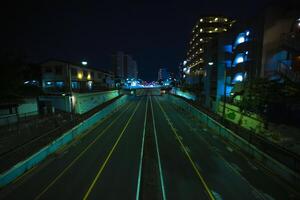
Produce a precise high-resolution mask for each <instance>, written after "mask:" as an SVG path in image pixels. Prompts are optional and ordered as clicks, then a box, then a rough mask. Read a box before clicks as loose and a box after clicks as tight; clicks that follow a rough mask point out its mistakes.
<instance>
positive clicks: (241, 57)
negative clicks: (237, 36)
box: [233, 53, 246, 67]
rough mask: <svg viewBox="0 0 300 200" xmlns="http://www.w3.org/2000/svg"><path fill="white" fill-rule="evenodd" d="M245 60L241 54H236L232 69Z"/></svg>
mask: <svg viewBox="0 0 300 200" xmlns="http://www.w3.org/2000/svg"><path fill="white" fill-rule="evenodd" d="M245 60H246V57H245V55H244V54H243V53H239V54H237V56H236V57H235V59H234V61H233V67H234V66H236V65H237V64H239V63H243V62H245Z"/></svg>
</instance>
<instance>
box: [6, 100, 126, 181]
mask: <svg viewBox="0 0 300 200" xmlns="http://www.w3.org/2000/svg"><path fill="white" fill-rule="evenodd" d="M129 98H130V97H129V96H127V95H124V96H122V97H121V98H120V99H118V100H116V101H115V102H113V103H112V104H110V105H108V106H107V107H105V108H104V109H102V110H101V111H99V112H97V113H96V114H94V115H93V116H92V117H90V118H89V119H87V120H85V121H83V122H81V123H80V124H78V125H76V126H75V127H73V128H72V129H71V130H69V131H67V132H65V133H64V134H63V135H62V136H61V137H59V138H58V139H56V140H54V141H53V142H52V143H50V144H48V145H47V146H46V147H44V148H42V149H41V150H39V151H38V152H37V153H35V154H33V155H32V156H30V157H29V158H28V159H26V160H24V161H21V162H19V163H18V164H16V165H15V166H13V167H12V168H11V169H9V170H8V171H6V172H4V173H3V174H1V175H0V187H3V186H5V185H7V184H9V183H10V182H12V181H13V180H15V179H16V178H17V177H18V176H20V175H22V174H23V173H24V172H26V171H27V170H29V169H30V168H32V167H34V166H35V165H37V164H39V163H40V162H41V161H43V160H44V159H45V158H46V157H47V156H49V155H50V154H52V153H54V152H55V151H57V150H58V149H59V148H61V147H62V146H64V145H65V144H67V143H69V142H70V141H72V140H73V139H74V138H75V137H76V136H78V135H80V134H82V133H83V132H84V131H87V130H88V129H89V128H90V127H91V126H93V125H94V124H95V123H97V122H99V120H101V119H103V118H104V117H106V116H108V115H110V114H111V113H112V112H115V111H116V110H117V109H119V108H120V107H121V106H122V105H124V104H125V103H126V102H127V101H128V100H129Z"/></svg>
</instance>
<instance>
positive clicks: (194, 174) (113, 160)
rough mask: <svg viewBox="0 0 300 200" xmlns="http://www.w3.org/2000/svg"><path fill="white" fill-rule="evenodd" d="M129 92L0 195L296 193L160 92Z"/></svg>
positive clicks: (211, 196) (217, 196)
mask: <svg viewBox="0 0 300 200" xmlns="http://www.w3.org/2000/svg"><path fill="white" fill-rule="evenodd" d="M150 94H151V93H148V94H147V95H141V96H139V97H133V98H132V100H130V102H129V103H127V104H126V105H124V106H123V107H122V108H121V109H119V110H118V111H117V112H115V113H113V114H112V115H111V116H109V117H107V118H106V119H104V120H102V121H100V122H99V123H98V124H97V125H96V126H94V127H93V128H91V129H90V130H89V131H88V132H87V133H85V134H83V135H82V136H81V137H80V138H77V139H76V140H75V141H74V142H72V143H71V144H69V145H68V146H66V147H64V148H63V149H60V150H59V151H58V152H57V153H55V155H53V156H51V157H49V158H48V159H47V160H46V161H45V162H43V163H42V164H41V165H39V166H38V167H36V168H33V169H32V170H30V171H28V172H27V173H26V174H25V175H23V176H22V177H20V178H19V179H17V180H16V181H15V182H14V183H12V184H11V185H9V186H8V187H6V188H4V189H2V190H1V191H0V192H1V193H0V198H1V199H10V200H11V199H163V200H165V199H184V200H186V199H192V200H194V199H216V200H219V199H228V200H234V199H243V200H244V199H245V200H247V199H266V200H271V199H283V200H288V199H289V198H290V197H292V196H293V195H295V193H296V192H295V191H294V190H293V189H292V188H291V187H289V186H288V185H286V184H285V183H283V182H282V181H281V180H279V179H278V178H276V177H275V176H273V175H272V174H271V173H270V172H268V171H266V170H265V169H264V168H263V167H261V166H260V165H259V164H257V163H255V162H253V161H252V160H250V159H248V158H247V157H246V156H244V155H243V154H242V153H241V152H238V151H237V150H236V149H235V148H234V147H232V146H230V145H229V144H227V143H226V142H224V141H222V140H221V139H220V138H218V137H216V136H215V134H214V133H213V132H212V131H211V130H209V129H207V128H206V127H205V125H203V124H201V123H200V122H198V121H195V120H193V119H192V118H191V116H190V115H189V113H187V112H184V111H182V110H180V109H178V108H176V107H175V106H174V105H172V104H170V103H169V102H167V100H166V98H165V97H164V96H151V95H150Z"/></svg>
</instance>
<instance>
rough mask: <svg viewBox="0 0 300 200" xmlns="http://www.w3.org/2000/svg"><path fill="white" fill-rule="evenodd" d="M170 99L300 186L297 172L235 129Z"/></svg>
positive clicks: (182, 102) (291, 182) (174, 99)
mask: <svg viewBox="0 0 300 200" xmlns="http://www.w3.org/2000/svg"><path fill="white" fill-rule="evenodd" d="M168 100H169V101H170V102H172V103H174V104H175V105H176V106H179V107H181V108H182V109H185V110H187V111H189V112H190V113H191V114H192V115H194V116H195V117H196V118H197V119H198V120H200V121H201V122H203V123H205V124H206V125H207V126H208V127H209V128H211V129H213V130H214V132H213V133H215V134H217V135H219V136H220V137H222V138H223V139H224V140H226V141H228V142H230V143H232V144H234V145H235V146H236V147H238V148H239V149H241V150H242V151H243V152H246V153H247V154H248V155H250V156H251V157H253V158H254V159H256V160H257V161H258V162H260V163H261V164H262V165H263V166H264V167H266V168H268V169H269V170H271V171H272V172H273V173H274V174H276V175H278V176H279V177H281V178H282V179H284V180H286V181H287V182H289V183H290V184H292V185H294V186H295V188H297V187H300V176H299V174H297V173H296V172H294V171H292V170H291V169H290V168H288V167H287V166H285V165H283V164H282V163H279V162H278V161H276V160H274V159H273V158H272V157H270V156H269V155H267V154H265V153H264V152H262V151H260V150H259V149H257V148H256V147H255V146H254V145H252V144H250V143H248V142H247V141H246V140H244V139H243V138H241V137H239V136H238V135H237V134H235V133H234V132H233V131H231V130H229V129H227V128H225V127H224V126H223V125H221V124H220V123H218V122H216V121H215V120H214V119H212V118H211V117H209V116H208V115H206V114H204V113H202V112H201V111H199V110H198V109H196V108H195V107H193V106H192V105H190V104H188V103H187V102H185V101H184V100H182V99H180V98H178V97H175V96H172V95H168Z"/></svg>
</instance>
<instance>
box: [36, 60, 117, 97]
mask: <svg viewBox="0 0 300 200" xmlns="http://www.w3.org/2000/svg"><path fill="white" fill-rule="evenodd" d="M41 75H42V88H43V91H44V92H45V93H69V92H72V91H74V92H89V91H90V92H91V91H101V90H106V89H109V88H113V87H114V76H113V74H112V73H111V72H108V71H104V70H100V69H97V68H92V67H90V66H85V65H82V64H74V63H70V62H67V61H61V60H49V61H46V62H44V63H42V64H41Z"/></svg>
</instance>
